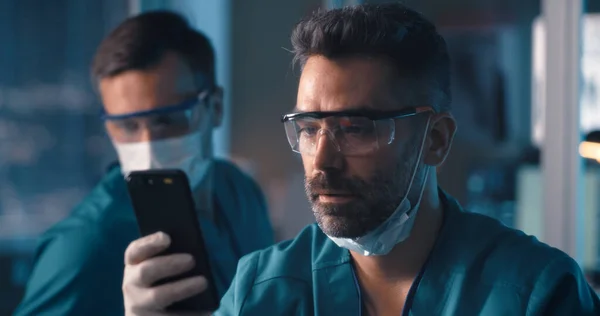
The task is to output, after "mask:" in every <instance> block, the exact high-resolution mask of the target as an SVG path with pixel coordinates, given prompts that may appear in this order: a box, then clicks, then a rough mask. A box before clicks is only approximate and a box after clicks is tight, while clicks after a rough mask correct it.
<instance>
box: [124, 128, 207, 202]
mask: <svg viewBox="0 0 600 316" xmlns="http://www.w3.org/2000/svg"><path fill="white" fill-rule="evenodd" d="M202 138H203V133H202V132H194V133H190V134H188V135H185V136H182V137H173V138H167V139H162V140H155V141H147V142H136V143H114V146H115V149H116V151H117V155H118V156H119V161H120V163H121V171H122V173H123V174H124V175H127V174H129V173H130V172H132V171H143V170H150V169H179V170H182V171H183V172H185V173H186V175H187V176H188V180H189V182H190V187H191V188H192V190H196V189H197V188H198V186H199V185H200V183H201V182H203V180H204V179H205V177H206V175H207V174H208V173H209V170H210V166H211V161H212V160H211V159H210V157H208V156H209V155H207V154H206V153H204V151H203V146H202Z"/></svg>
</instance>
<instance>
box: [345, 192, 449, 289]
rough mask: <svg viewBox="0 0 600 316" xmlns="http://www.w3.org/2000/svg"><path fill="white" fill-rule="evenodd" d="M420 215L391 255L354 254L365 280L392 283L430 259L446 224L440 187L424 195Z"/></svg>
mask: <svg viewBox="0 0 600 316" xmlns="http://www.w3.org/2000/svg"><path fill="white" fill-rule="evenodd" d="M416 216H417V218H416V219H415V223H414V226H413V229H412V231H411V234H410V236H409V237H408V238H407V239H406V240H405V241H403V242H401V243H399V244H397V245H396V246H395V247H394V249H392V251H391V252H390V253H389V254H387V255H385V256H369V257H366V256H362V255H359V254H357V253H354V252H352V253H351V254H352V258H353V260H354V264H355V266H356V270H357V274H358V277H359V279H360V280H361V281H367V280H371V281H375V282H377V283H379V284H385V283H388V284H390V285H392V284H394V283H403V282H406V281H409V280H413V279H414V278H415V277H416V276H417V274H418V273H419V271H420V270H421V268H422V267H423V265H424V264H425V262H426V261H427V258H428V256H429V253H430V252H431V250H432V248H433V245H434V244H435V241H436V239H437V235H438V232H439V230H440V228H441V224H442V219H443V207H442V204H441V201H440V198H439V195H438V193H437V190H435V192H431V191H430V194H424V195H423V199H422V201H421V206H420V208H419V210H418V211H417V214H416ZM367 283H371V282H368V281H367Z"/></svg>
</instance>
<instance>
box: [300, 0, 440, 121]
mask: <svg viewBox="0 0 600 316" xmlns="http://www.w3.org/2000/svg"><path fill="white" fill-rule="evenodd" d="M291 40H292V46H293V52H294V55H295V56H294V62H295V63H299V64H300V66H301V67H304V64H305V63H306V61H307V59H308V58H309V57H311V56H324V57H326V58H328V59H337V58H344V57H355V56H358V57H363V56H364V57H374V58H384V59H386V60H388V61H390V62H391V63H392V64H393V65H394V66H395V67H396V68H397V69H398V74H399V75H400V76H402V79H405V80H404V81H405V82H406V83H408V84H409V85H410V86H407V87H405V88H406V91H407V92H411V94H412V95H411V97H410V99H411V100H404V101H405V102H406V103H411V104H406V105H413V106H423V105H430V106H433V107H434V109H435V110H437V111H447V110H449V109H450V103H451V92H450V57H449V56H448V49H447V47H446V42H445V40H444V39H443V38H442V36H441V35H440V34H439V33H438V32H437V30H436V27H435V25H433V23H431V22H429V21H428V20H427V19H426V18H425V17H423V16H422V15H421V14H420V13H418V12H416V11H414V10H412V9H409V8H408V7H406V6H404V5H402V4H399V3H388V4H380V5H369V4H365V5H358V6H350V7H344V8H341V9H334V10H330V11H317V12H315V13H313V14H312V15H310V16H309V17H307V18H305V19H304V20H302V21H300V22H299V23H298V24H297V25H296V27H295V28H294V30H293V32H292V37H291ZM411 86H412V87H411ZM413 92H414V93H413Z"/></svg>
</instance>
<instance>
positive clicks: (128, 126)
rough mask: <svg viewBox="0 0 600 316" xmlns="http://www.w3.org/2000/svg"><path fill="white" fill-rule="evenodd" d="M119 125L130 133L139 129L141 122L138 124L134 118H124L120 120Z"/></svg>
mask: <svg viewBox="0 0 600 316" xmlns="http://www.w3.org/2000/svg"><path fill="white" fill-rule="evenodd" d="M118 126H119V127H120V128H121V129H122V130H124V131H126V132H128V133H131V132H135V131H137V130H138V128H139V124H138V123H137V122H136V121H132V120H124V121H120V122H119V123H118Z"/></svg>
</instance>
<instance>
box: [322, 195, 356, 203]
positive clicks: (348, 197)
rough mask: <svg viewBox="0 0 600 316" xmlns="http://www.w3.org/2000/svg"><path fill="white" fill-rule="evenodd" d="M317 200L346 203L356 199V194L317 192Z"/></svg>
mask: <svg viewBox="0 0 600 316" xmlns="http://www.w3.org/2000/svg"><path fill="white" fill-rule="evenodd" d="M317 198H318V201H319V202H321V203H335V204H341V203H348V202H351V201H353V200H356V199H357V198H358V196H357V195H356V194H345V193H319V194H318V195H317Z"/></svg>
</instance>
